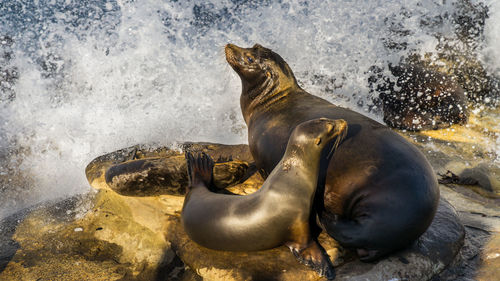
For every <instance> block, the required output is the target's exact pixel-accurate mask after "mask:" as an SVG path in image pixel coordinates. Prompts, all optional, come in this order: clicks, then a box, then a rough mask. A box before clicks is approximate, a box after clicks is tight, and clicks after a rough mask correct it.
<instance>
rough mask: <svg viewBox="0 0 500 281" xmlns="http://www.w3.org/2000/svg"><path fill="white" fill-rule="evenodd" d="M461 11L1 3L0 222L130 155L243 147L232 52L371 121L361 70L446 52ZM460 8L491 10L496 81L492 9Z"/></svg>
mask: <svg viewBox="0 0 500 281" xmlns="http://www.w3.org/2000/svg"><path fill="white" fill-rule="evenodd" d="M464 1H465V0H455V1H450V0H446V1H445V0H442V1H438V0H422V1H407V0H384V1H382V0H355V1H349V0H341V1H321V0H281V1H270V0H269V1H268V0H255V1H251V0H246V1H245V0H210V1H203V4H199V1H176V0H164V1H158V0H141V1H134V0H110V1H105V0H99V1H97V0H96V1H91V0H85V1H76V0H62V1H61V0H35V1H23V0H9V1H2V2H0V36H8V37H0V47H1V48H2V49H0V50H3V52H4V53H8V55H7V56H5V55H4V56H3V58H1V59H0V63H1V64H0V67H1V68H2V69H1V70H2V71H3V73H4V74H3V76H2V77H6V75H7V74H6V73H7V72H8V73H10V74H9V75H10V79H5V78H4V79H3V82H2V83H1V86H2V87H0V91H2V92H0V164H1V165H2V166H1V167H0V178H1V181H0V184H1V186H0V218H1V217H4V216H6V215H8V214H11V213H13V212H15V211H17V210H20V209H22V208H25V207H28V206H31V205H33V204H37V203H40V202H43V201H45V200H52V199H56V198H64V197H67V196H71V195H75V194H81V193H85V192H88V191H89V190H90V187H89V185H88V183H87V181H86V179H85V174H84V169H85V166H86V165H87V163H89V162H90V161H91V160H92V159H93V158H95V157H97V156H99V155H102V154H104V153H108V152H112V151H114V150H117V149H121V148H124V147H127V146H130V145H134V144H138V143H143V144H151V145H171V144H175V143H176V142H183V141H210V142H220V143H246V142H247V136H246V127H245V123H244V121H243V118H242V116H241V113H240V109H239V95H240V91H241V86H240V81H239V78H238V77H237V75H236V74H235V73H234V72H233V71H232V69H231V68H230V67H229V66H228V65H227V63H226V62H225V58H224V52H223V47H224V45H225V44H226V43H229V42H231V43H234V44H237V45H241V46H252V45H253V44H255V43H260V44H261V45H264V46H267V47H270V48H272V49H273V50H275V51H276V52H277V53H279V54H280V55H281V56H282V57H283V58H285V60H286V61H287V62H288V63H289V64H290V66H291V67H292V69H293V70H294V72H295V74H296V76H297V78H298V80H299V81H300V83H301V85H302V86H303V87H304V88H305V89H307V90H308V91H309V92H311V93H314V94H316V95H319V96H321V97H324V98H326V99H328V100H330V101H332V102H334V103H337V104H339V105H342V106H345V107H349V108H351V109H353V110H356V111H358V112H361V113H363V114H366V115H368V116H370V117H372V118H374V119H376V120H379V121H381V119H382V116H381V114H380V111H378V110H377V109H376V108H374V105H373V102H372V95H373V93H370V88H369V85H368V82H367V81H368V77H369V76H370V72H369V69H370V68H371V67H372V66H378V67H380V68H382V69H386V67H387V64H388V63H397V62H399V61H400V60H401V58H402V57H406V56H407V55H408V54H410V53H412V52H413V53H415V52H416V53H420V54H424V53H427V52H436V46H437V44H438V43H439V42H438V41H439V40H438V38H443V37H446V38H451V40H457V35H456V30H457V26H456V22H455V21H454V19H456V17H454V15H457V14H460V13H461V11H460V5H458V4H457V3H460V2H464ZM470 2H471V3H473V4H476V5H477V4H482V5H483V6H484V7H488V10H489V11H488V15H489V17H488V18H487V19H486V23H485V26H484V34H482V36H481V38H482V39H478V40H477V41H478V42H479V47H477V49H475V50H474V52H476V53H477V55H478V57H480V58H481V61H482V62H483V64H484V65H485V66H486V67H487V69H488V71H489V73H491V74H492V75H497V76H500V48H498V46H500V30H499V28H498V26H500V4H499V3H498V1H494V0H490V1H486V0H485V1H470ZM438 35H439V36H438ZM385 71H387V70H385ZM7 76H8V75H7ZM0 79H1V77H0ZM496 145H497V146H496V148H494V149H496V151H499V152H500V141H498V140H497V142H496Z"/></svg>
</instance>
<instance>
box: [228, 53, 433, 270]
mask: <svg viewBox="0 0 500 281" xmlns="http://www.w3.org/2000/svg"><path fill="white" fill-rule="evenodd" d="M225 52H226V59H227V62H228V63H229V64H230V65H231V67H232V68H233V69H234V70H235V71H236V73H237V74H238V75H239V76H240V78H241V82H242V93H241V97H240V104H241V110H242V112H243V117H244V119H245V122H246V124H247V126H248V143H249V146H250V152H251V153H252V155H253V157H254V159H255V161H256V165H257V168H259V169H260V170H261V173H262V174H263V176H267V175H269V174H270V173H271V171H272V170H273V169H274V167H276V165H277V164H278V163H279V161H280V159H281V157H282V156H283V153H284V152H285V148H286V143H287V142H288V139H289V138H290V135H291V133H292V131H293V129H294V128H295V127H296V126H297V125H298V124H300V123H303V122H305V121H307V120H311V119H315V118H319V117H325V118H330V119H344V120H345V121H347V124H348V126H349V132H348V134H347V136H346V137H345V139H344V141H343V143H342V147H341V148H340V149H338V150H337V151H336V153H335V154H334V155H333V157H332V158H331V159H330V160H328V159H326V156H325V155H322V158H321V167H320V178H319V184H318V191H317V192H316V194H317V196H316V198H315V202H314V210H315V211H316V212H317V217H318V221H319V224H320V226H321V227H322V228H323V230H325V231H326V232H327V233H328V234H329V235H330V236H332V237H333V238H334V239H336V240H337V241H338V242H339V243H340V244H341V245H343V246H345V247H350V248H354V249H356V250H357V253H358V255H359V257H360V259H361V260H362V261H371V260H374V259H377V258H379V257H382V256H384V255H386V254H388V253H391V252H393V251H395V250H398V249H402V248H404V247H406V246H408V245H409V244H411V243H412V242H413V241H415V240H416V239H417V238H418V237H419V236H420V235H421V234H422V233H423V232H424V231H425V230H426V229H427V227H428V226H429V225H430V223H431V222H432V220H433V218H434V214H435V212H436V208H437V204H438V199H439V189H438V184H437V180H436V177H435V175H434V172H433V170H432V168H431V166H430V165H429V163H428V161H427V160H426V159H425V157H424V155H423V154H422V153H421V152H420V151H419V150H418V149H417V148H416V147H415V146H414V145H412V144H410V143H409V142H408V141H406V140H405V139H404V138H403V137H401V136H400V135H398V134H397V133H395V132H393V131H391V130H390V129H389V128H388V127H387V126H385V125H382V124H380V123H378V122H376V121H374V120H372V119H370V118H368V117H365V116H363V115H361V114H359V113H356V112H354V111H352V110H349V109H346V108H342V107H339V106H335V105H333V104H331V103H330V102H328V101H326V100H324V99H321V98H319V97H316V96H313V95H311V94H309V93H307V92H306V91H305V90H303V89H302V88H300V87H299V85H298V84H297V81H296V79H295V76H294V75H293V72H292V70H291V69H290V67H289V66H288V64H287V63H286V62H285V61H284V60H283V59H282V58H281V57H280V56H279V55H278V54H276V53H275V52H273V51H271V50H270V49H267V48H264V47H262V46H260V45H258V44H256V45H255V46H253V47H252V48H240V47H238V46H235V45H233V44H228V45H226V47H225Z"/></svg>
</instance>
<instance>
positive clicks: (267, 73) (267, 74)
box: [266, 70, 272, 78]
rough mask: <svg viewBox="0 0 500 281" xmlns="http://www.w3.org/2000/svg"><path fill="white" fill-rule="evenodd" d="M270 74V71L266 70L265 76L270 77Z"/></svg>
mask: <svg viewBox="0 0 500 281" xmlns="http://www.w3.org/2000/svg"><path fill="white" fill-rule="evenodd" d="M271 76H272V74H271V71H269V70H266V77H267V78H271Z"/></svg>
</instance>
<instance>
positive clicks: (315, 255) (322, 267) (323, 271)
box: [289, 240, 335, 280]
mask: <svg viewBox="0 0 500 281" xmlns="http://www.w3.org/2000/svg"><path fill="white" fill-rule="evenodd" d="M289 248H290V250H291V251H292V253H293V255H294V256H295V257H296V258H297V259H298V260H299V262H300V263H301V264H303V265H306V266H308V267H310V268H312V269H314V271H316V272H317V273H318V274H319V275H321V276H324V277H326V278H327V279H328V280H333V279H335V269H334V268H333V265H332V263H331V261H330V258H329V257H328V254H327V253H326V251H325V249H323V247H321V245H320V244H319V243H318V242H316V241H314V240H311V241H310V243H309V244H308V245H307V246H306V247H304V248H298V247H294V246H291V245H290V246H289Z"/></svg>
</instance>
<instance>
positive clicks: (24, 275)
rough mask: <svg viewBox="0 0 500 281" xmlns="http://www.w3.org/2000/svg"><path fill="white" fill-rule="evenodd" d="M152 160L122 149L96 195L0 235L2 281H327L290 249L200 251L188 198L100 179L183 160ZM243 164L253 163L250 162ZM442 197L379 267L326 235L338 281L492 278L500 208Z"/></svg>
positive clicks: (162, 154) (93, 175) (245, 186)
mask: <svg viewBox="0 0 500 281" xmlns="http://www.w3.org/2000/svg"><path fill="white" fill-rule="evenodd" d="M196 145H198V144H196ZM200 147H205V148H206V146H205V145H200ZM221 147H223V149H226V152H229V151H231V149H232V148H234V149H235V150H238V149H239V150H240V151H243V152H245V151H247V150H245V148H246V149H248V148H247V147H246V146H234V147H232V148H231V147H227V146H221ZM211 149H212V150H208V149H207V152H210V151H212V152H214V151H216V150H217V145H214V144H211ZM124 151H126V153H124ZM127 151H128V152H127ZM155 151H156V152H155ZM155 151H153V150H149V149H135V150H134V149H126V150H123V151H120V152H117V153H115V155H112V154H113V153H111V154H108V155H106V156H105V157H102V158H101V160H100V161H99V163H100V164H99V165H98V164H94V165H93V166H92V165H91V168H90V169H88V170H87V171H88V174H87V176H88V177H89V179H90V183H91V185H92V187H94V188H95V189H97V190H99V191H98V193H97V194H96V195H89V196H87V197H86V199H79V200H76V201H74V202H72V203H71V202H70V203H61V204H59V205H58V204H56V205H50V206H48V207H45V208H41V209H37V210H35V211H33V212H28V213H27V214H26V215H25V216H24V218H23V217H19V218H18V219H16V220H14V221H15V226H14V227H11V228H10V230H9V231H7V232H2V233H5V235H6V237H7V239H4V240H0V243H2V244H1V245H2V246H3V245H10V246H9V247H10V249H11V251H9V253H6V254H2V255H0V261H5V262H4V263H3V264H0V279H6V280H37V279H38V278H46V279H49V280H52V279H60V280H118V279H120V280H123V279H126V280H165V279H167V280H201V278H203V279H207V280H320V279H321V278H320V277H319V276H318V275H317V274H316V273H315V272H314V271H312V270H310V269H309V268H307V267H305V266H303V265H301V264H300V263H298V262H297V261H296V259H295V257H294V256H293V255H292V254H291V253H290V252H289V250H288V249H287V248H286V247H284V246H283V247H278V248H275V249H271V250H267V251H259V252H222V251H214V250H210V249H206V248H203V247H201V246H199V245H197V244H196V243H194V242H192V241H191V240H190V239H189V238H188V237H187V235H186V234H185V232H184V230H183V228H182V225H181V223H180V211H181V209H182V205H183V200H184V199H183V197H182V196H172V195H155V196H141V197H137V196H122V195H119V194H117V193H116V192H114V191H113V190H112V189H111V188H110V187H109V186H108V183H107V182H106V178H105V175H106V173H105V172H103V171H106V170H109V168H110V167H112V166H115V165H119V164H120V163H126V162H127V161H137V160H140V159H148V158H153V159H159V158H165V159H169V158H172V157H178V156H179V155H177V154H180V152H177V151H176V152H175V153H173V152H172V151H170V150H168V149H156V150H155ZM132 154H133V155H138V156H135V158H136V159H135V160H131V159H130V157H129V156H130V155H132ZM228 154H229V153H228ZM230 154H233V153H230ZM103 159H107V160H103ZM119 159H121V160H119ZM231 159H232V160H230V158H229V157H228V158H227V159H226V160H227V162H225V163H229V162H231V161H242V162H243V160H241V159H238V158H237V157H235V154H233V157H232V158H231ZM235 159H236V160H235ZM120 161H121V162H120ZM246 161H248V162H246ZM245 162H246V163H249V162H250V163H251V162H252V160H251V159H248V158H246V159H245ZM94 163H97V162H94ZM97 168H98V169H97ZM99 169H100V170H99ZM99 171H100V172H99ZM97 175H99V176H97ZM262 183H263V179H262V177H261V176H260V175H259V174H258V173H255V172H254V173H253V174H252V175H250V176H249V177H248V178H247V179H246V180H244V182H242V183H238V184H235V185H232V186H231V187H229V188H228V190H229V191H230V192H232V193H235V194H242V195H244V194H249V193H252V192H254V191H256V190H257V189H258V188H259V187H260V186H261V185H262ZM458 186H459V185H458ZM464 189H465V190H467V189H466V188H464ZM441 194H442V199H441V201H440V204H439V208H438V212H437V214H436V217H435V219H434V221H433V223H432V224H431V226H430V227H429V229H428V230H427V231H426V232H425V233H424V234H423V235H422V237H420V238H419V239H418V240H417V241H416V242H415V243H414V245H412V246H411V247H409V248H407V249H405V250H403V251H400V252H397V253H394V254H392V255H391V256H389V257H386V258H384V259H382V260H379V261H378V262H375V263H362V262H360V261H359V260H358V259H357V257H356V254H355V253H354V252H353V251H351V250H349V249H344V248H342V247H341V246H340V245H338V244H337V243H336V242H335V240H333V239H332V238H331V237H329V236H327V235H326V234H324V233H322V234H321V235H320V237H319V241H320V243H321V244H322V245H323V246H324V248H325V250H326V251H327V253H328V254H329V255H330V258H331V260H332V262H333V264H334V265H335V269H336V280H353V279H354V280H390V279H394V278H397V279H398V280H428V279H430V278H440V279H439V280H456V279H457V278H458V277H461V276H474V275H475V274H476V272H477V273H479V274H480V275H478V276H484V277H481V278H483V280H487V278H489V277H490V276H495V275H494V274H496V270H497V265H498V260H497V259H496V254H497V251H498V250H497V247H496V246H495V245H496V244H495V242H494V241H496V240H494V239H493V240H491V241H493V242H492V243H489V244H488V242H489V241H490V238H494V237H496V236H497V235H498V233H499V231H500V210H499V208H498V205H496V201H488V202H486V201H485V202H482V201H481V202H477V201H476V200H479V199H476V198H471V197H470V196H469V195H470V194H466V193H464V192H463V190H459V189H458V187H457V188H449V187H447V186H444V185H441ZM481 200H484V199H481ZM448 202H451V204H450V203H448ZM452 206H453V207H452ZM455 208H456V210H457V211H458V214H457V212H456V211H455ZM17 221H19V222H17ZM462 224H463V225H465V229H464V227H463V225H462ZM3 226H4V224H2V228H1V229H4V228H3ZM264 238H265V237H264ZM264 238H263V239H264ZM462 245H464V246H463V247H462ZM483 249H484V250H483ZM472 278H473V277H472Z"/></svg>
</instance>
